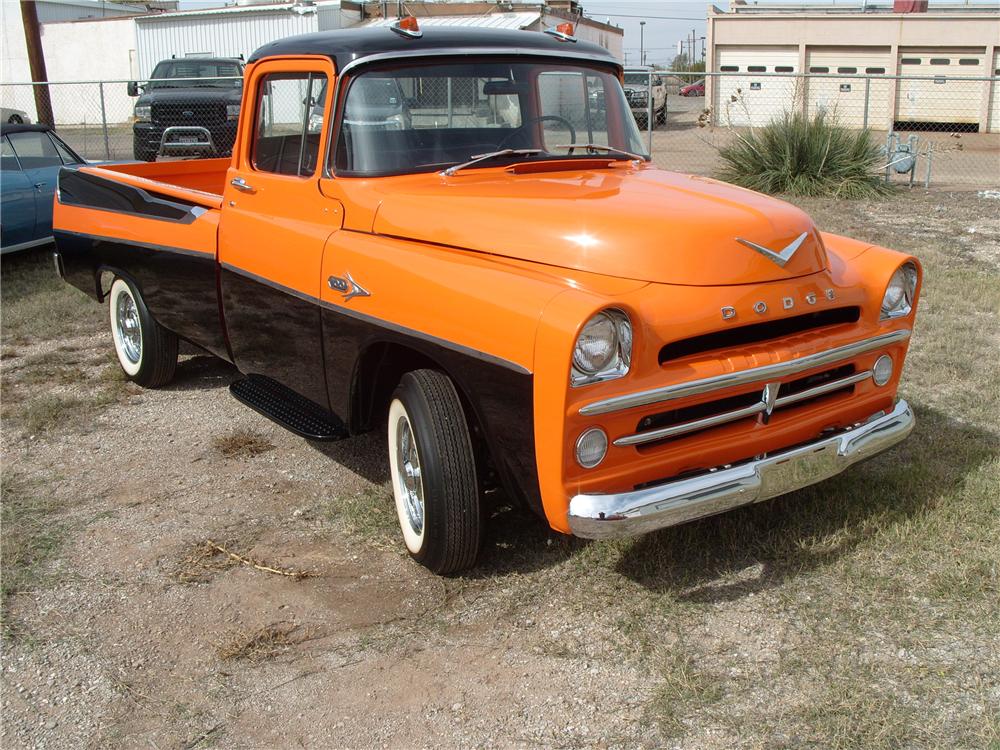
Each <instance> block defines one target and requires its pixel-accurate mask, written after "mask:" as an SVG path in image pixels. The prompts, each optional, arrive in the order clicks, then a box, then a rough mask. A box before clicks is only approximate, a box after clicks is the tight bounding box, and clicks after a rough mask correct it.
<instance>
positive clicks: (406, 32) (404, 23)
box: [389, 16, 424, 39]
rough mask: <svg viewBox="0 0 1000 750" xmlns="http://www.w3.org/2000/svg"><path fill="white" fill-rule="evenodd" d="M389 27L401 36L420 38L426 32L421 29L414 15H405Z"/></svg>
mask: <svg viewBox="0 0 1000 750" xmlns="http://www.w3.org/2000/svg"><path fill="white" fill-rule="evenodd" d="M389 28H391V29H392V30H393V31H395V32H396V33H397V34H399V35H400V36H405V37H409V38H411V39H419V38H420V37H422V36H423V35H424V32H422V31H421V30H420V24H418V23H417V19H416V18H415V17H413V16H403V17H402V18H399V19H397V20H396V22H395V23H393V24H392V26H390V27H389Z"/></svg>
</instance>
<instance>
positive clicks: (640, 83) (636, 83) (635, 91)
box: [625, 71, 667, 124]
mask: <svg viewBox="0 0 1000 750" xmlns="http://www.w3.org/2000/svg"><path fill="white" fill-rule="evenodd" d="M651 76H652V81H653V116H654V117H655V118H656V119H655V120H654V122H656V123H657V124H662V123H664V122H666V121H667V85H666V83H664V81H663V77H662V76H659V75H656V74H655V73H652V71H650V72H649V73H646V72H641V73H637V72H634V71H633V72H629V73H626V74H625V96H626V97H627V98H628V103H629V107H630V108H631V109H632V114H633V115H634V116H635V118H636V120H637V121H638V122H639V123H645V122H646V117H647V116H648V115H649V81H650V77H651Z"/></svg>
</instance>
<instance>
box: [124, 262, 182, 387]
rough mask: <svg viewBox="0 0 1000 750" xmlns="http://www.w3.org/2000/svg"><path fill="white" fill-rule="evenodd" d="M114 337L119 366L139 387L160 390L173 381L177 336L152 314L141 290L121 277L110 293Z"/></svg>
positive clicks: (175, 365)
mask: <svg viewBox="0 0 1000 750" xmlns="http://www.w3.org/2000/svg"><path fill="white" fill-rule="evenodd" d="M108 308H109V312H110V316H111V337H112V339H113V340H114V344H115V354H116V355H117V356H118V364H119V365H121V368H122V370H123V371H124V372H125V374H126V375H127V376H128V378H129V380H132V381H134V382H136V383H138V384H139V385H142V386H146V387H156V386H160V385H165V384H167V383H169V382H170V380H171V379H173V376H174V370H175V369H176V367H177V336H176V335H175V334H174V333H172V332H171V331H168V330H167V329H165V328H164V327H163V326H161V325H160V324H159V323H157V322H156V321H155V320H153V317H152V316H151V315H150V314H149V310H147V309H146V304H145V302H143V300H142V296H141V295H140V294H139V292H138V290H136V288H135V287H134V286H133V285H132V284H130V283H129V282H128V281H126V280H125V279H123V278H121V277H118V278H116V279H115V280H114V283H113V284H112V285H111V291H110V292H109V293H108Z"/></svg>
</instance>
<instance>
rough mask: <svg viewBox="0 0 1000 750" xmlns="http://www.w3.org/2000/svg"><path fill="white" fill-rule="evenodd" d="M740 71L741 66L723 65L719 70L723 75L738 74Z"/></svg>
mask: <svg viewBox="0 0 1000 750" xmlns="http://www.w3.org/2000/svg"><path fill="white" fill-rule="evenodd" d="M739 69H740V66H739V65H723V66H722V67H721V68H719V70H721V71H722V72H723V73H736V72H737V71H738V70H739Z"/></svg>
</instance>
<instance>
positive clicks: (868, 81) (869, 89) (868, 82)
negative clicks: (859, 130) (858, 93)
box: [861, 76, 872, 130]
mask: <svg viewBox="0 0 1000 750" xmlns="http://www.w3.org/2000/svg"><path fill="white" fill-rule="evenodd" d="M871 92H872V79H871V76H868V77H866V78H865V114H864V121H863V122H862V123H861V127H863V128H864V129H865V130H867V129H868V102H869V101H870V99H869V96H870V95H871Z"/></svg>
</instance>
